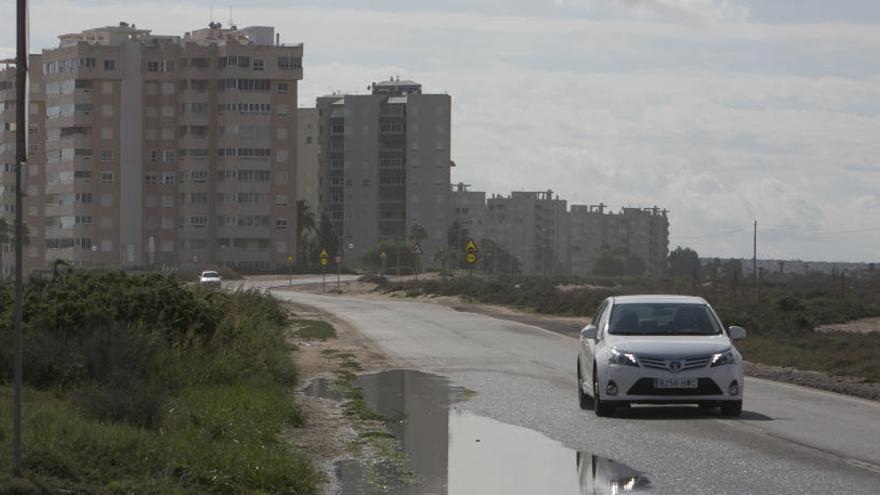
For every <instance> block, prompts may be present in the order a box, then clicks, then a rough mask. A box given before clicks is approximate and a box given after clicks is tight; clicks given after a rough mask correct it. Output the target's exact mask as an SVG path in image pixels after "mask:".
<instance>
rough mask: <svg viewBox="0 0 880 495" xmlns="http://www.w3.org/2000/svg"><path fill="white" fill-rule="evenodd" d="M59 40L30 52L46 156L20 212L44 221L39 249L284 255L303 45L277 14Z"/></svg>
mask: <svg viewBox="0 0 880 495" xmlns="http://www.w3.org/2000/svg"><path fill="white" fill-rule="evenodd" d="M60 40H61V41H60V45H59V46H58V48H54V49H50V50H44V51H43V54H42V56H41V57H39V56H34V57H33V58H32V71H33V72H32V75H31V78H32V80H34V79H33V78H34V77H35V76H37V77H42V78H43V79H44V81H43V82H42V85H35V89H39V92H38V93H36V94H35V96H37V95H39V96H38V97H35V101H37V104H36V105H32V110H33V109H35V108H36V109H40V110H38V111H39V112H41V115H40V117H41V118H44V119H45V129H43V128H39V127H38V128H37V129H35V132H34V134H33V136H37V137H40V138H43V139H41V140H40V144H43V145H44V147H45V158H44V159H43V160H39V159H32V160H31V163H30V172H29V175H30V177H29V178H30V179H31V182H30V185H29V187H36V188H37V190H35V191H34V192H35V193H36V195H35V197H40V193H42V204H31V205H30V206H29V208H33V209H29V211H28V220H29V222H31V221H33V222H34V224H33V225H35V226H36V225H38V222H39V221H40V219H41V220H42V221H43V222H44V225H43V226H42V230H41V231H40V234H41V235H43V236H44V238H43V239H39V240H38V242H39V244H40V245H39V246H37V247H39V248H40V249H37V251H38V252H39V251H45V258H44V259H41V258H40V257H39V256H35V259H37V260H38V261H40V262H41V263H42V264H49V263H51V262H52V261H53V260H54V259H64V260H67V261H69V262H72V263H74V264H76V265H91V264H100V265H117V266H119V265H121V266H124V267H153V268H159V267H164V266H180V265H190V264H194V265H201V264H219V265H226V266H231V267H237V268H240V269H248V270H264V269H271V268H273V267H276V266H280V265H283V264H285V263H286V259H287V256H288V253H292V252H294V250H295V241H296V225H295V224H296V214H295V201H296V195H297V186H296V182H297V173H296V164H295V162H296V159H297V138H298V132H297V118H296V112H297V83H298V81H299V80H300V79H302V53H303V48H302V45H301V44H298V45H293V46H287V45H282V44H281V43H280V40H279V37H278V36H277V35H276V34H275V32H274V28H272V27H264V26H260V27H249V28H243V29H237V28H236V27H235V26H231V27H230V28H228V29H224V28H223V27H222V26H221V25H220V24H217V23H211V24H210V25H209V27H208V28H205V29H199V30H195V31H193V32H190V33H186V34H184V35H183V36H182V37H181V36H158V35H153V34H151V32H150V31H149V30H145V29H137V28H136V27H135V25H133V24H132V25H129V24H127V23H124V22H123V23H119V25H118V26H111V27H104V28H96V29H90V30H87V31H83V32H81V33H76V34H65V35H62V36H60ZM40 58H41V59H40ZM7 72H9V71H7ZM39 97H44V98H45V108H44V110H43V109H42V107H41V105H40V104H39V102H38V100H39ZM4 119H5V117H4ZM39 120H40V119H35V120H34V121H35V122H39ZM37 126H39V124H37ZM5 142H6V138H5V137H4V143H5ZM40 144H37V145H38V146H40ZM4 151H5V148H4ZM3 156H4V158H3V160H4V163H6V158H5V156H6V154H4V155H3ZM35 156H39V154H38V155H35ZM4 177H5V176H4ZM4 180H5V179H4ZM4 201H5V199H4ZM41 208H42V210H41ZM32 213H33V215H32ZM31 216H33V217H35V218H34V219H31Z"/></svg>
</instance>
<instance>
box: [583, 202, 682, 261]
mask: <svg viewBox="0 0 880 495" xmlns="http://www.w3.org/2000/svg"><path fill="white" fill-rule="evenodd" d="M606 208H607V206H606V205H604V204H599V205H591V206H586V205H572V206H571V213H570V215H571V271H572V273H574V274H576V275H589V274H591V273H592V272H593V266H594V264H595V262H596V260H597V259H598V258H599V256H601V254H602V251H603V250H608V251H609V252H611V253H614V254H615V255H617V256H621V257H622V258H623V260H624V263H630V262H634V261H633V259H634V258H638V260H640V261H641V262H643V263H644V266H645V275H648V276H651V277H660V276H662V275H663V273H664V271H665V268H666V257H667V253H668V250H669V218H668V217H667V213H668V212H667V211H666V210H661V209H660V208H658V207H656V206H655V207H653V208H623V209H621V211H620V213H618V214H615V213H613V212H611V211H610V210H609V211H607V212H606Z"/></svg>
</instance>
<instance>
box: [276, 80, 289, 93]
mask: <svg viewBox="0 0 880 495" xmlns="http://www.w3.org/2000/svg"><path fill="white" fill-rule="evenodd" d="M288 90H289V86H288V84H287V83H286V82H280V83H278V94H279V95H286V94H287V92H288Z"/></svg>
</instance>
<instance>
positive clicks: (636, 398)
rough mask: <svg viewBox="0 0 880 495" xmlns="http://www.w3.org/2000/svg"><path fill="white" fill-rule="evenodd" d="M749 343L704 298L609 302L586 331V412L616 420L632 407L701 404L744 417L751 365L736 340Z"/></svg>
mask: <svg viewBox="0 0 880 495" xmlns="http://www.w3.org/2000/svg"><path fill="white" fill-rule="evenodd" d="M745 336H746V331H745V329H743V328H742V327H735V326H734V327H730V328H729V329H725V328H724V326H723V325H722V324H721V320H720V319H719V318H718V315H717V314H715V311H714V310H713V309H712V307H711V306H710V305H709V303H707V302H706V301H705V300H703V299H702V298H699V297H689V296H662V295H644V296H619V297H609V298H608V299H606V300H605V301H604V302H603V303H602V304H601V305H600V306H599V309H598V310H597V311H596V313H595V314H594V316H593V321H592V322H591V323H590V324H589V325H587V326H586V327H585V328H584V329H583V330H581V337H580V349H579V353H578V363H577V378H578V400H579V402H580V406H581V409H589V408H590V406H592V407H593V409H594V411H595V413H596V415H597V416H611V415H613V414H614V409H615V408H617V407H629V406H630V405H631V404H669V403H673V404H698V405H699V406H700V407H701V408H713V407H719V406H720V407H721V414H723V415H725V416H739V415H740V414H741V413H742V401H743V365H742V356H740V354H739V352H737V350H736V347H734V346H733V340H735V339H741V338H744V337H745Z"/></svg>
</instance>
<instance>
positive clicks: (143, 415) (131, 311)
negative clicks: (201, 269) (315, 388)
mask: <svg viewBox="0 0 880 495" xmlns="http://www.w3.org/2000/svg"><path fill="white" fill-rule="evenodd" d="M25 296H26V297H25V303H26V306H25V317H26V320H25V328H24V330H25V332H24V337H25V349H26V352H27V355H26V357H25V361H24V362H25V365H26V368H25V370H24V371H25V374H24V376H25V379H26V384H27V385H30V387H26V388H25V400H26V404H25V408H26V410H27V415H26V416H25V421H24V432H25V438H24V442H23V443H24V445H25V449H26V450H25V452H24V461H25V462H24V465H25V471H24V474H25V476H26V478H27V480H25V481H22V480H18V479H14V478H11V477H10V476H9V473H8V472H4V471H2V470H0V492H2V493H8V492H11V491H14V490H19V491H22V490H25V491H26V490H30V489H31V488H33V489H34V490H36V492H38V493H44V492H56V491H72V492H76V493H123V492H125V493H129V492H149V493H168V492H174V493H204V492H212V491H214V492H224V493H255V492H272V493H279V492H283V493H311V492H313V491H314V487H315V486H316V484H317V481H318V479H317V475H316V473H315V471H314V470H313V469H312V467H311V465H310V464H309V462H308V459H307V458H306V457H304V456H303V455H302V454H299V453H297V452H296V451H295V450H294V449H292V448H291V447H290V446H289V445H287V444H286V443H285V442H284V441H283V440H281V439H280V434H281V432H282V431H283V430H285V429H287V428H290V427H293V426H298V425H301V424H302V423H303V420H304V418H303V414H302V411H301V410H300V409H299V407H298V405H297V404H296V403H295V401H294V400H293V397H292V395H291V394H290V388H291V387H292V386H293V385H295V383H296V378H297V375H296V369H295V366H294V363H293V361H292V360H291V358H290V345H289V344H288V343H287V341H286V325H287V323H288V318H287V315H286V313H285V312H284V310H283V309H282V308H281V306H280V305H279V304H278V302H277V301H275V300H274V299H273V298H272V297H270V296H269V295H267V294H263V293H260V292H259V291H255V290H251V291H239V292H235V293H232V294H227V293H223V292H216V291H205V290H201V289H199V288H197V287H187V286H186V285H184V284H182V283H180V282H177V281H176V280H174V279H173V278H172V277H170V276H163V275H132V274H125V273H122V272H109V271H90V272H79V271H70V272H67V273H64V274H60V275H59V276H57V277H55V278H53V279H51V280H42V281H40V280H31V281H29V283H28V284H27V286H26V291H25ZM7 302H10V304H6V303H7ZM11 311H12V309H11V291H10V290H9V287H8V285H3V284H0V361H2V363H3V366H4V368H5V370H11V368H12V364H11V357H12V356H11V349H12V343H11V334H12V331H11ZM33 387H36V388H33ZM10 401H11V393H10V390H9V387H8V386H0V423H2V424H0V438H9V436H10V432H9V431H8V425H10V424H11V421H10V420H9V418H8V417H7V416H8V415H9V412H10V411H11V404H10ZM0 450H2V452H0V462H2V463H4V465H6V466H8V465H9V464H10V463H9V459H8V453H7V452H6V450H5V449H0Z"/></svg>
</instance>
